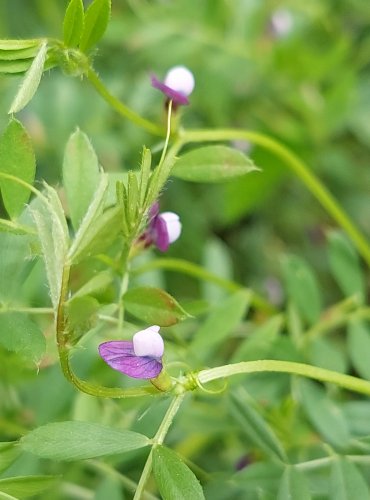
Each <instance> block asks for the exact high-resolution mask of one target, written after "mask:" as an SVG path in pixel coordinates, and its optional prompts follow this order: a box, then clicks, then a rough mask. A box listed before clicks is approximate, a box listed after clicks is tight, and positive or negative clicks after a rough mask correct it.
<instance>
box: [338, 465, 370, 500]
mask: <svg viewBox="0 0 370 500" xmlns="http://www.w3.org/2000/svg"><path fill="white" fill-rule="evenodd" d="M329 495H330V497H329V498H330V500H354V499H356V500H357V499H360V498H361V500H369V499H370V494H369V488H368V486H367V484H366V481H365V479H364V477H363V475H362V474H361V473H360V471H359V470H358V469H357V467H356V466H355V465H354V464H353V463H351V462H350V461H349V460H347V459H346V458H344V457H338V458H336V459H334V460H333V465H332V470H331V478H330V491H329Z"/></svg>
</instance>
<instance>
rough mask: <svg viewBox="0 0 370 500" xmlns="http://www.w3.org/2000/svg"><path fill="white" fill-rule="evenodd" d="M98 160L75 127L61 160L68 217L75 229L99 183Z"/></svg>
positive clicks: (88, 143)
mask: <svg viewBox="0 0 370 500" xmlns="http://www.w3.org/2000/svg"><path fill="white" fill-rule="evenodd" d="M99 177H100V173H99V162H98V158H97V156H96V154H95V151H94V149H93V147H92V145H91V143H90V141H89V139H88V137H87V136H86V135H85V134H84V133H83V132H81V130H79V129H77V130H76V132H74V133H73V134H72V135H71V136H70V138H69V140H68V142H67V146H66V150H65V153H64V160H63V184H64V188H65V190H66V195H67V201H68V207H69V211H70V217H71V220H72V224H73V227H74V229H75V230H76V229H77V228H78V227H79V225H80V223H81V220H82V219H83V217H84V216H85V214H86V212H87V209H88V208H89V205H90V203H91V201H92V199H93V197H94V193H95V191H96V189H97V187H98V184H99Z"/></svg>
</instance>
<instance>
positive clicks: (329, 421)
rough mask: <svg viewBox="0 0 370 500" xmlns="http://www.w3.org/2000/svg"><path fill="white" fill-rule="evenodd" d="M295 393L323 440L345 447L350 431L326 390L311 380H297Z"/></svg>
mask: <svg viewBox="0 0 370 500" xmlns="http://www.w3.org/2000/svg"><path fill="white" fill-rule="evenodd" d="M296 382H297V387H298V391H297V395H298V397H299V401H300V403H301V405H302V407H303V409H304V411H305V413H306V415H307V417H308V419H309V420H310V421H311V424H312V425H313V426H314V427H315V428H316V430H317V431H318V432H319V433H320V434H322V436H323V437H324V439H325V440H327V441H328V442H329V443H331V444H332V445H334V446H337V447H338V448H345V447H346V446H347V445H348V443H349V441H350V438H351V436H350V432H349V429H348V424H347V421H346V419H345V417H344V414H343V412H342V411H341V409H340V408H339V406H338V405H336V404H335V403H334V402H333V401H332V400H331V399H329V396H328V394H327V393H326V391H325V390H324V389H323V388H322V387H320V386H319V385H318V384H317V383H315V382H312V381H311V380H303V379H302V380H297V381H296Z"/></svg>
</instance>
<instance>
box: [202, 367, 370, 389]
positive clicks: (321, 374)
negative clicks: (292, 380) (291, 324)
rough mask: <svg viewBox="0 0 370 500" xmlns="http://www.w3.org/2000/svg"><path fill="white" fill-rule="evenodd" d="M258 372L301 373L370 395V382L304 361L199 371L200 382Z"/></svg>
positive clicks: (303, 375)
mask: <svg viewBox="0 0 370 500" xmlns="http://www.w3.org/2000/svg"><path fill="white" fill-rule="evenodd" d="M257 372H280V373H290V374H292V375H301V376H302V377H308V378H312V379H314V380H320V381H321V382H330V383H332V384H336V385H338V386H340V387H343V388H345V389H348V390H350V391H354V392H359V393H361V394H366V395H368V396H370V382H367V381H366V380H362V379H359V378H357V377H352V376H351V375H343V374H342V373H337V372H334V371H331V370H325V369H323V368H318V367H317V366H311V365H306V364H303V363H294V362H291V361H276V360H271V359H266V360H261V361H243V362H241V363H235V364H231V365H224V366H218V367H217V368H210V369H208V370H202V371H200V372H199V373H198V375H197V376H198V381H199V382H200V384H206V383H207V382H211V381H212V380H217V379H220V378H225V377H231V376H232V375H241V374H246V373H257Z"/></svg>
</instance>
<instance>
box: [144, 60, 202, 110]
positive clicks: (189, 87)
mask: <svg viewBox="0 0 370 500" xmlns="http://www.w3.org/2000/svg"><path fill="white" fill-rule="evenodd" d="M151 80H152V86H153V87H154V88H156V89H158V90H160V91H161V92H163V94H165V95H166V96H167V97H168V99H169V100H171V101H173V103H174V105H175V106H180V105H186V104H189V99H188V96H189V95H190V94H191V93H192V92H193V89H194V84H195V82H194V76H193V73H192V72H191V71H190V70H188V69H187V68H185V66H175V67H173V68H171V69H170V70H169V71H168V73H167V74H166V76H165V79H164V81H163V82H161V81H160V80H159V79H158V78H157V77H156V76H155V75H152V77H151Z"/></svg>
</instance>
